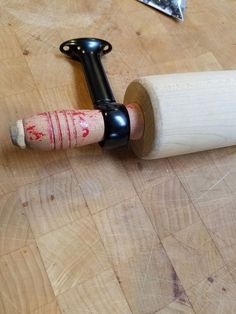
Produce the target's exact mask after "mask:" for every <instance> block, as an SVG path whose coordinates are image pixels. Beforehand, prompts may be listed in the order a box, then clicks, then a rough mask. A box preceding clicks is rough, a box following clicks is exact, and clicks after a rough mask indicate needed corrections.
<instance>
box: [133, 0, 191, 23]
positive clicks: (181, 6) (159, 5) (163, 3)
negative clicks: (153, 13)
mask: <svg viewBox="0 0 236 314" xmlns="http://www.w3.org/2000/svg"><path fill="white" fill-rule="evenodd" d="M138 1H139V2H142V3H144V4H147V5H149V6H151V7H153V8H155V9H157V10H159V11H162V12H164V13H165V14H167V15H170V16H172V17H174V18H175V19H177V20H179V21H183V20H184V11H185V5H186V1H185V0H138Z"/></svg>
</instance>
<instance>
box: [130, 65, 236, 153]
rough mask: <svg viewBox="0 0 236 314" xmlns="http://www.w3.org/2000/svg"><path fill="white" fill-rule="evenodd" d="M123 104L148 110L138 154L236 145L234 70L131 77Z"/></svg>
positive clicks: (136, 144)
mask: <svg viewBox="0 0 236 314" xmlns="http://www.w3.org/2000/svg"><path fill="white" fill-rule="evenodd" d="M124 102H125V103H137V104H138V105H140V107H141V109H142V111H143V114H144V125H145V130H144V135H143V136H142V138H141V139H139V140H136V141H131V146H132V148H133V150H134V152H135V154H136V155H138V156H139V157H141V158H143V159H156V158H163V157H169V156H175V155H181V154H187V153H193V152H197V151H204V150H210V149H213V148H219V147H225V146H231V145H235V144H236V71H221V72H205V73H204V72H203V73H183V74H169V75H154V76H148V77H143V78H140V79H138V80H135V81H133V82H132V83H131V84H130V85H129V86H128V88H127V90H126V93H125V99H124Z"/></svg>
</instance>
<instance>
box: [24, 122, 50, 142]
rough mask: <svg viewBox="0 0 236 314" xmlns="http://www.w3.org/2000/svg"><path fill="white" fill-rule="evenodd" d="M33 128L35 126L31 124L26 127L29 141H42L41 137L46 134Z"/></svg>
mask: <svg viewBox="0 0 236 314" xmlns="http://www.w3.org/2000/svg"><path fill="white" fill-rule="evenodd" d="M35 128H36V126H35V125H31V126H28V127H27V128H26V131H27V132H28V133H29V134H30V137H29V139H30V140H31V141H33V140H35V141H42V137H43V136H45V135H46V134H44V133H43V132H39V131H37V130H36V129H35Z"/></svg>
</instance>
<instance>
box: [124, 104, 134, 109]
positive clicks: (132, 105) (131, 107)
mask: <svg viewBox="0 0 236 314" xmlns="http://www.w3.org/2000/svg"><path fill="white" fill-rule="evenodd" d="M126 107H127V108H129V109H135V105H134V104H128V105H127V106H126Z"/></svg>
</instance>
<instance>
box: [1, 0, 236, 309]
mask: <svg viewBox="0 0 236 314" xmlns="http://www.w3.org/2000/svg"><path fill="white" fill-rule="evenodd" d="M186 12H187V16H186V20H185V22H184V23H183V24H178V23H176V22H175V21H174V20H172V19H170V18H168V17H167V16H165V15H163V14H161V13H159V12H157V11H155V10H153V9H151V8H149V7H147V6H144V5H142V4H141V3H139V2H138V1H135V0H129V1H127V0H121V1H115V0H103V1H99V2H94V1H92V0H89V1H85V0H82V1H75V0H69V1H62V0H57V1H47V2H45V1H33V0H22V1H15V0H11V1H8V0H3V1H1V7H0V76H1V78H0V110H1V115H0V313H1V314H15V313H17V314H18V313H21V314H62V313H66V314H74V313H76V314H86V313H92V314H96V313H99V314H113V313H117V314H126V313H127V314H129V313H134V314H221V313H224V314H233V313H236V188H235V184H236V149H235V147H231V148H226V149H219V150H215V151H208V152H203V153H197V154H192V155H188V156H179V157H174V158H169V159H162V160H152V161H144V160H138V159H137V158H136V157H134V155H133V154H132V153H131V152H130V151H129V150H128V149H124V150H119V151H117V152H107V151H102V150H101V149H100V147H99V146H98V145H92V146H90V147H83V148H80V149H74V150H70V151H62V152H34V151H21V150H19V149H17V148H15V147H14V146H13V145H12V144H11V142H10V138H9V126H10V125H11V124H12V123H13V122H15V121H16V120H17V119H19V118H22V117H23V116H27V115H31V114H33V113H35V112H40V111H50V110H54V109H66V108H74V109H78V108H92V105H91V100H90V97H89V94H88V89H87V86H86V82H85V79H84V75H83V72H82V68H81V65H80V64H79V63H77V62H74V61H71V60H68V59H67V58H65V57H64V56H63V55H62V54H61V53H60V52H59V50H58V46H59V44H60V43H61V42H62V41H64V40H68V39H70V38H74V37H86V36H92V37H100V38H104V39H106V40H108V41H110V42H111V43H112V45H113V51H112V53H110V54H109V55H108V56H106V57H104V59H103V63H104V66H105V68H106V71H107V73H108V76H109V79H110V81H111V85H112V87H113V90H114V94H115V97H116V98H117V101H118V102H122V101H123V96H124V92H125V89H126V87H127V85H128V83H129V82H130V81H131V80H133V79H136V78H138V77H140V76H144V75H150V74H160V73H175V72H188V71H210V70H221V69H235V68H236V64H235V54H236V33H235V31H234V30H235V28H236V22H235V14H236V2H235V1H227V0H221V1H217V2H216V1H213V0H209V1H206V2H203V1H200V0H191V1H190V0H189V1H188V7H187V11H186Z"/></svg>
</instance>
